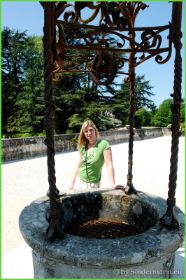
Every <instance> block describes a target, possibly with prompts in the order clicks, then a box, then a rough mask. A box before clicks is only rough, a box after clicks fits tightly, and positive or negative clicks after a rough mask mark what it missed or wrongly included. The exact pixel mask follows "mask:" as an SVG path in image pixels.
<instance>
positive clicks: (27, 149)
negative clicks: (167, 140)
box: [2, 127, 171, 162]
mask: <svg viewBox="0 0 186 280" xmlns="http://www.w3.org/2000/svg"><path fill="white" fill-rule="evenodd" d="M134 132H135V134H134V140H143V139H147V138H154V137H160V136H164V135H170V133H171V130H170V129H169V128H160V127H143V128H140V129H135V130H134ZM100 136H101V138H104V139H106V140H108V141H109V143H110V144H118V143H123V142H127V141H128V138H129V133H128V129H127V128H122V129H114V130H108V131H102V132H100ZM77 139H78V133H76V134H60V135H55V151H56V153H64V152H71V151H75V150H76V143H77ZM44 140H45V136H34V137H26V138H4V139H2V161H3V162H7V161H11V160H18V159H26V158H32V157H37V156H44V155H46V145H45V144H44Z"/></svg>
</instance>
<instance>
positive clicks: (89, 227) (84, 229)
mask: <svg viewBox="0 0 186 280" xmlns="http://www.w3.org/2000/svg"><path fill="white" fill-rule="evenodd" d="M68 233H69V234H72V235H77V236H82V237H89V238H99V239H106V238H109V239H114V238H124V237H127V236H132V235H137V234H139V233H140V231H139V230H138V229H137V228H136V227H134V226H132V225H129V224H127V223H124V222H122V223H121V222H116V221H101V220H91V221H88V222H85V223H82V224H79V225H76V226H74V227H71V228H70V229H69V230H68Z"/></svg>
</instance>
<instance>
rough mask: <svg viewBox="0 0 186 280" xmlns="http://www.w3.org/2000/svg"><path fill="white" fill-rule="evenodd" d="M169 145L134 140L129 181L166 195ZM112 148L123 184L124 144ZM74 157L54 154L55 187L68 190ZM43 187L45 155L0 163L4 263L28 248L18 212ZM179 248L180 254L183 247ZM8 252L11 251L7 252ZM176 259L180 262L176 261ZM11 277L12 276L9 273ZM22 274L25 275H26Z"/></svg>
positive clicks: (179, 192) (179, 193)
mask: <svg viewBox="0 0 186 280" xmlns="http://www.w3.org/2000/svg"><path fill="white" fill-rule="evenodd" d="M184 140H185V139H184V137H181V138H180V145H179V161H178V178H177V189H176V203H177V205H178V206H179V207H180V209H181V210H182V211H183V212H184V210H185V208H184V197H185V195H184ZM170 147H171V137H170V136H164V137H159V138H154V139H148V140H143V141H135V142H134V166H133V176H134V179H133V183H134V186H135V188H136V189H138V190H141V191H144V192H149V193H152V194H154V195H158V196H161V197H163V198H167V192H168V178H169V169H170ZM112 151H113V161H114V167H115V175H116V183H117V184H122V185H124V184H126V175H127V169H128V166H127V161H128V144H127V143H123V144H118V145H112ZM76 158H77V152H70V153H64V154H57V155H56V157H55V162H56V179H57V187H58V189H59V190H60V191H61V192H66V191H68V186H69V181H70V176H71V172H72V170H73V168H74V166H75V163H76ZM101 186H102V187H104V188H105V187H107V186H108V176H107V171H106V168H105V167H104V168H103V174H102V183H101ZM47 190H48V181H47V164H46V156H45V157H39V158H35V159H28V160H20V161H13V162H9V163H6V164H3V165H2V253H4V255H3V256H4V258H3V260H4V264H6V263H7V262H8V261H10V259H11V258H12V256H13V254H14V253H15V248H20V250H19V251H17V252H20V256H22V255H23V258H24V253H23V251H24V250H23V248H25V250H30V248H27V245H26V244H25V242H24V240H23V238H22V236H21V234H20V232H19V226H18V219H19V214H20V212H21V210H22V209H23V208H24V207H25V206H26V205H28V204H29V203H31V202H32V201H33V200H34V199H37V198H39V197H41V196H43V195H45V194H46V192H47ZM24 246H25V247H24ZM180 250H181V254H182V255H183V250H184V249H180ZM10 252H12V253H11V254H10ZM5 253H6V254H5ZM8 256H9V257H8ZM182 259H183V258H182ZM16 261H17V260H16ZM16 261H14V262H16ZM10 262H11V261H10ZM178 263H179V264H180V261H179V262H178ZM4 268H5V267H4ZM14 275H15V273H14ZM29 275H30V274H29ZM5 276H7V275H4V277H5ZM11 277H13V276H12V275H11ZM15 278H16V275H15ZM23 278H28V276H24V277H23Z"/></svg>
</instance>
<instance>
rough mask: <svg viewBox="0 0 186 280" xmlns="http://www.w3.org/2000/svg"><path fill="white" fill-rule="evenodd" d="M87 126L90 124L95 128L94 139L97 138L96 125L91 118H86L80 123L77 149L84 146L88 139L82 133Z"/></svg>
mask: <svg viewBox="0 0 186 280" xmlns="http://www.w3.org/2000/svg"><path fill="white" fill-rule="evenodd" d="M87 126H91V127H93V128H94V129H95V133H96V139H98V138H99V131H98V129H97V127H96V125H95V124H94V123H93V121H91V120H86V121H85V122H84V123H83V124H82V127H81V130H80V134H79V138H78V144H77V148H78V150H79V149H80V148H81V147H83V146H86V145H87V143H88V141H87V139H86V137H85V134H84V131H85V129H86V127H87Z"/></svg>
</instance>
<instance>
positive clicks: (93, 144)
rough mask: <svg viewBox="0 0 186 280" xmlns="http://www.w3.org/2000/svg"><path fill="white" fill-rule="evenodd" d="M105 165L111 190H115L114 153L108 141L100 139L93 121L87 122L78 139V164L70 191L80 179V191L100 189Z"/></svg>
mask: <svg viewBox="0 0 186 280" xmlns="http://www.w3.org/2000/svg"><path fill="white" fill-rule="evenodd" d="M104 163H105V165H106V167H107V170H108V176H109V183H110V187H111V188H115V187H116V185H115V177H114V168H113V161H112V151H111V148H110V145H109V143H108V142H107V141H106V140H102V139H100V138H99V132H98V130H97V128H96V126H95V124H94V123H93V122H92V121H91V120H86V121H85V122H84V123H83V125H82V127H81V130H80V135H79V139H78V162H77V166H76V168H75V170H74V174H73V176H72V179H71V184H70V188H69V190H74V184H75V182H76V179H77V177H79V187H78V189H79V190H85V189H92V188H99V187H100V181H101V171H102V167H103V164H104Z"/></svg>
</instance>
